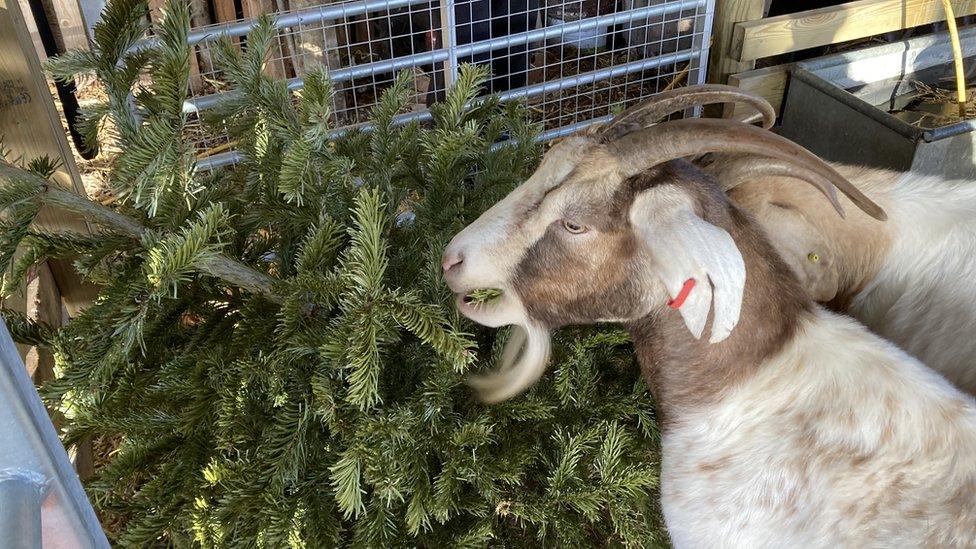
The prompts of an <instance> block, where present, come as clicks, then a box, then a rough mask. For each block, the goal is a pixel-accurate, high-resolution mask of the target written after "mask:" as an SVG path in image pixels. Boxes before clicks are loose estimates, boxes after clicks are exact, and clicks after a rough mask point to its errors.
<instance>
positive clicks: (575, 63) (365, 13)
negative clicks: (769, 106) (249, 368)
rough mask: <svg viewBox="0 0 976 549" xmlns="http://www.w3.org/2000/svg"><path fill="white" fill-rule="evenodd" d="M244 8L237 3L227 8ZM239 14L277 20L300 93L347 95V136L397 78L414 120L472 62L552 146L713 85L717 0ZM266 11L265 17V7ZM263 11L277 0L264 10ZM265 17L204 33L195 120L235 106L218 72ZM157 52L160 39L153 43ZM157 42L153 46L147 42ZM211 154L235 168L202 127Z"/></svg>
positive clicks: (341, 108) (283, 63) (288, 73)
mask: <svg viewBox="0 0 976 549" xmlns="http://www.w3.org/2000/svg"><path fill="white" fill-rule="evenodd" d="M217 1H234V0H217ZM237 1H239V2H240V1H243V2H244V4H242V5H238V8H239V9H238V11H237V13H238V14H249V15H252V16H256V15H258V13H256V12H257V11H259V8H260V6H263V7H264V8H266V9H267V10H268V11H271V8H276V7H281V8H284V7H287V8H290V10H286V11H279V12H275V13H274V20H275V26H276V27H277V28H278V34H277V40H276V43H275V44H274V46H273V48H272V54H271V55H270V58H269V59H268V61H267V64H266V66H265V71H267V72H268V74H270V75H272V76H275V77H277V78H282V79H286V80H287V81H288V85H289V87H290V88H291V89H299V88H301V87H302V83H303V80H302V78H303V76H304V75H305V74H307V73H308V72H309V71H311V70H313V69H316V68H318V67H325V68H326V69H327V70H328V72H329V75H330V77H331V79H332V81H333V83H334V86H335V90H336V93H335V96H334V105H333V107H334V114H333V116H334V125H335V127H336V128H337V131H345V130H348V129H349V128H352V127H357V126H361V125H363V124H366V123H368V120H369V117H370V112H371V110H372V108H373V107H374V106H375V105H376V103H377V100H378V99H379V97H380V95H381V94H382V93H383V91H384V90H385V89H386V88H388V87H389V86H390V85H392V84H393V82H394V78H395V75H396V73H397V72H399V71H403V70H406V71H411V72H412V73H413V77H414V78H413V88H414V93H413V96H412V100H411V112H410V113H409V114H407V115H406V116H404V117H402V118H403V119H404V120H409V119H420V120H424V119H426V118H427V117H428V116H429V114H428V111H427V108H428V107H429V106H430V105H431V104H432V103H433V102H435V101H438V100H439V99H441V98H443V97H444V94H445V92H446V91H447V90H448V89H449V88H450V86H451V85H452V83H453V82H454V80H455V78H456V77H457V71H458V66H459V65H460V64H463V63H478V64H483V65H487V66H489V67H490V69H491V71H492V76H491V79H490V81H489V82H488V85H487V90H486V92H487V93H495V94H499V95H500V96H501V97H502V98H503V99H509V100H520V101H524V102H525V103H526V105H527V107H528V108H527V116H528V117H529V119H530V121H532V122H534V123H538V124H540V125H541V127H542V129H543V130H544V133H543V137H544V138H551V137H556V136H560V135H565V134H567V133H571V132H573V131H578V130H581V129H583V128H585V127H586V126H588V125H589V124H592V123H595V122H599V121H603V120H606V119H608V118H609V117H610V116H612V114H613V113H614V112H618V111H619V110H621V109H623V108H625V107H626V106H628V105H630V104H632V103H634V102H636V101H640V100H641V99H644V98H646V97H648V96H650V95H653V94H655V93H658V92H660V91H662V90H664V89H666V88H670V87H674V86H678V85H685V84H694V83H701V82H703V81H704V77H705V70H704V67H705V66H706V55H707V49H708V44H709V40H710V30H711V19H712V12H713V4H714V0H667V1H664V0H439V1H430V0H354V1H346V2H338V3H329V4H321V5H316V3H317V2H318V1H319V0H290V2H288V0H261V1H260V2H259V0H237ZM256 3H258V4H260V6H259V8H255V7H254V4H256ZM264 3H267V5H265V4H264ZM254 24H255V23H254V20H253V18H252V19H245V18H242V19H240V20H238V21H232V22H225V23H221V24H217V25H210V26H206V27H201V28H199V29H194V31H193V32H191V35H190V40H191V43H193V44H194V52H193V53H194V62H195V63H194V64H195V66H194V74H193V75H192V77H191V92H192V94H191V96H192V97H191V99H190V100H189V101H187V104H186V105H185V110H186V111H187V112H188V113H189V114H190V116H191V119H196V117H197V116H198V115H199V114H200V113H201V112H202V111H206V110H207V109H210V108H213V107H214V106H216V105H218V104H220V103H221V102H222V101H224V100H225V99H226V98H227V93H228V92H226V91H225V89H226V86H225V85H224V83H223V79H222V75H221V73H220V71H219V70H218V68H217V67H215V66H214V63H213V61H214V57H215V55H214V52H213V47H214V44H215V40H216V39H217V38H218V37H219V36H222V35H227V36H230V37H231V39H232V40H233V41H234V43H235V44H236V45H237V47H241V48H246V47H247V38H248V32H249V31H250V30H251V29H252V28H253V26H254ZM150 45H151V44H150ZM143 47H145V45H143ZM191 131H194V132H195V135H194V136H193V139H194V140H195V143H196V145H197V147H198V148H199V150H200V151H201V156H211V157H213V158H211V161H210V162H211V163H223V162H228V161H233V153H232V152H231V151H228V150H227V149H229V148H230V147H229V145H228V144H227V143H226V136H221V135H214V134H213V133H212V132H210V133H207V132H204V131H203V129H202V126H200V125H196V126H192V127H191Z"/></svg>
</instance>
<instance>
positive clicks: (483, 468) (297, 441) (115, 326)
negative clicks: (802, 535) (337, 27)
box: [0, 0, 667, 547]
mask: <svg viewBox="0 0 976 549" xmlns="http://www.w3.org/2000/svg"><path fill="white" fill-rule="evenodd" d="M188 5H189V4H188V3H186V2H170V3H169V4H168V5H167V6H166V8H165V9H164V13H165V18H164V19H163V20H162V22H161V23H159V25H158V27H157V28H156V29H154V34H155V36H156V37H157V38H158V40H159V43H160V47H159V48H157V49H152V50H139V49H133V48H132V46H133V44H134V43H135V41H136V40H138V39H139V38H141V37H142V36H143V35H144V34H145V33H146V30H147V29H146V17H145V15H146V9H147V8H146V4H145V2H144V1H142V0H110V2H109V3H108V6H107V7H106V11H105V13H104V14H103V17H102V19H101V21H100V22H99V23H98V25H97V27H96V28H95V33H94V35H95V42H96V43H95V46H96V47H95V48H94V49H93V50H92V51H86V52H72V53H69V54H67V55H65V56H61V57H59V58H57V59H55V60H54V61H52V62H51V64H50V65H49V66H50V68H51V69H52V70H53V72H54V73H55V75H57V76H59V77H63V78H66V77H70V76H73V75H77V74H85V75H94V76H95V78H96V79H97V80H98V82H99V84H100V85H101V86H103V87H104V88H105V91H106V95H105V97H106V100H105V103H103V104H97V105H92V106H89V107H88V108H87V109H86V111H85V113H84V116H85V119H84V124H83V128H84V129H85V131H86V136H87V137H88V138H89V139H91V140H96V139H99V140H101V141H102V142H103V144H106V143H105V141H106V140H111V141H114V142H115V143H114V144H115V145H116V146H115V147H102V148H101V150H103V151H105V150H118V151H121V152H120V153H118V156H117V157H114V158H112V162H111V173H110V174H109V181H110V182H111V184H112V187H113V191H114V192H115V194H116V195H117V196H118V200H117V201H116V202H115V203H114V204H112V205H111V207H110V208H108V207H106V206H102V205H100V204H97V203H90V202H88V201H87V200H84V199H80V198H78V197H75V201H74V203H72V204H74V205H73V206H72V207H75V208H76V210H84V211H88V213H89V214H90V215H93V216H95V217H94V218H93V219H92V220H93V221H95V222H96V223H95V226H96V227H98V231H99V232H98V233H97V234H95V235H91V234H82V233H53V232H48V231H42V230H41V229H39V228H38V227H37V226H35V225H34V224H32V223H31V221H32V220H33V218H34V216H35V215H36V213H37V211H38V209H39V208H40V206H41V205H42V204H43V203H44V201H45V200H48V199H49V197H51V196H53V195H51V193H50V192H48V190H46V189H48V186H46V184H45V183H44V181H45V180H44V179H42V178H43V177H45V174H43V173H35V174H34V175H30V176H29V177H27V176H24V177H20V176H16V177H11V176H10V173H14V171H15V169H14V168H10V169H9V170H7V169H5V170H0V208H3V210H4V211H3V212H0V213H2V216H0V219H2V220H3V223H4V224H5V227H8V226H9V227H8V228H9V229H10V230H5V231H4V233H3V234H4V236H3V238H2V239H0V247H2V249H0V260H2V266H3V267H4V268H5V269H6V273H5V274H6V275H7V276H8V277H13V278H19V277H22V276H23V275H24V273H26V272H28V271H29V269H30V267H31V265H33V264H35V263H37V262H39V261H42V260H43V259H44V258H50V257H57V258H65V259H67V260H69V261H72V262H73V263H74V264H75V266H76V268H77V269H78V271H79V272H80V273H81V274H82V275H83V276H84V277H85V278H86V280H88V281H90V282H93V283H95V284H97V285H98V288H99V295H98V297H97V299H95V301H94V302H93V303H92V304H91V305H89V306H88V307H87V308H86V309H85V310H84V311H83V312H82V313H80V314H79V315H78V316H77V317H76V318H74V319H72V320H71V322H70V323H68V324H67V325H66V326H65V327H63V328H61V329H59V330H52V329H50V328H49V327H46V326H42V325H37V324H36V323H33V322H31V321H29V320H27V319H26V318H23V317H22V316H17V315H12V314H10V315H7V319H8V323H9V324H11V325H12V326H13V327H15V328H16V329H15V330H14V331H15V333H16V335H17V336H18V338H19V339H21V340H22V341H23V342H25V343H30V344H35V345H36V344H40V345H43V346H47V347H48V348H49V349H50V350H51V352H52V354H53V356H54V358H55V361H56V378H55V379H54V380H53V381H52V382H50V383H48V384H47V385H46V386H45V387H44V388H43V394H44V396H45V398H46V399H47V402H48V404H49V405H50V406H52V407H53V408H57V409H59V410H61V411H62V412H63V413H64V415H65V420H64V423H63V428H64V430H65V439H64V440H65V443H66V444H68V445H70V444H74V443H76V442H79V441H83V440H92V441H94V451H95V464H96V468H95V472H94V475H93V476H92V477H91V478H90V479H88V480H87V481H86V489H87V492H88V494H89V495H90V497H91V499H92V501H93V503H94V505H95V506H96V507H97V509H98V511H99V514H100V517H101V519H102V521H103V525H104V527H105V529H106V530H107V531H108V534H109V536H110V538H111V540H112V541H113V543H114V544H117V545H119V546H123V547H147V546H161V545H165V546H181V547H182V546H208V547H228V546H234V547H236V546H247V547H289V546H308V547H337V546H354V547H391V546H414V547H449V546H450V547H453V546H465V547H467V546H477V547H483V546H485V545H488V544H492V545H504V546H517V547H526V546H540V545H543V546H559V547H573V546H594V545H599V546H633V547H641V546H645V547H646V546H653V545H658V544H662V543H666V540H667V538H666V534H665V533H664V529H663V527H662V526H661V522H660V520H659V514H658V511H657V506H656V501H657V498H656V493H655V490H656V487H657V466H656V463H657V446H656V440H657V436H658V434H657V427H656V423H655V421H654V413H653V409H652V406H651V398H650V396H649V394H648V391H647V389H646V387H645V386H644V384H643V382H642V381H641V380H640V378H639V372H638V368H637V367H636V365H635V364H634V359H633V353H632V349H631V348H630V344H629V342H628V340H627V336H626V334H623V333H621V332H619V331H616V330H607V329H590V328H587V329H581V328H580V329H577V328H571V329H564V330H560V331H557V332H556V333H555V334H553V337H554V339H553V346H552V355H551V360H550V368H549V373H548V374H547V375H546V376H544V378H543V380H541V381H540V383H539V384H538V385H537V386H536V387H535V388H534V389H533V390H531V391H529V392H528V393H527V394H525V395H522V396H520V397H518V398H516V399H513V400H512V401H511V402H507V403H505V404H502V405H498V406H491V407H488V406H484V405H481V404H479V403H478V402H477V401H476V400H475V399H474V398H473V395H472V393H471V391H470V390H469V388H468V387H467V386H466V385H465V384H464V380H465V376H466V375H468V374H469V373H471V372H473V371H484V370H486V369H488V368H491V367H493V366H494V365H495V363H496V362H497V360H498V357H499V356H500V355H501V354H502V349H503V347H504V345H505V342H506V340H507V335H508V331H507V330H490V329H485V328H482V327H480V326H477V325H474V324H473V323H471V322H469V321H467V320H466V319H464V318H463V317H462V316H461V315H460V314H459V313H458V311H457V309H456V307H455V296H453V295H452V294H451V292H450V290H449V289H448V288H446V287H445V286H444V284H443V282H442V280H441V269H440V257H441V253H442V252H443V249H444V246H445V245H446V244H447V242H448V241H449V239H450V238H451V236H452V235H453V234H454V233H456V232H457V231H458V230H460V229H461V228H462V227H464V226H465V225H466V224H468V223H469V222H471V221H472V220H474V219H475V218H477V217H478V216H479V215H480V214H481V212H483V211H485V210H486V209H488V208H489V207H490V206H491V205H493V204H494V203H495V202H496V201H498V200H499V199H501V198H502V197H504V196H505V195H506V194H507V193H508V192H509V191H510V190H511V189H513V188H514V187H515V186H516V185H518V184H519V183H520V182H522V181H524V180H525V178H526V177H528V175H529V174H530V173H531V172H532V171H533V169H534V168H535V165H536V164H537V162H538V159H539V146H538V145H537V144H536V142H535V140H534V137H535V135H536V132H537V131H538V128H535V127H532V126H530V125H528V124H527V123H526V120H527V117H526V116H525V112H524V111H523V109H522V107H521V106H520V105H518V104H502V103H499V101H498V100H497V99H495V98H493V97H489V96H484V95H483V94H482V89H483V84H484V82H485V79H486V78H487V71H486V70H484V69H483V68H477V67H463V68H462V70H461V71H460V73H459V75H458V78H457V79H456V80H455V82H454V85H453V88H452V89H451V90H450V92H449V93H448V94H447V97H446V99H445V101H444V102H443V103H441V104H437V105H434V106H433V107H431V113H432V115H433V116H432V118H433V120H432V122H430V123H429V124H426V125H420V124H417V123H411V124H405V125H397V124H396V123H395V122H396V121H397V119H398V116H399V115H401V114H403V113H405V112H408V111H409V110H410V109H411V107H412V105H411V102H412V99H411V98H412V97H413V96H414V95H415V90H414V89H413V86H412V85H411V83H410V80H409V79H408V78H406V77H402V76H401V77H398V78H397V79H396V80H395V82H394V83H393V84H392V85H391V86H390V87H389V88H388V89H387V90H386V91H385V93H383V94H382V96H381V97H380V98H379V100H378V103H377V104H376V106H375V107H374V108H373V110H372V113H371V118H370V121H371V123H372V125H373V127H372V131H370V132H361V131H352V132H348V133H346V134H344V135H343V136H342V137H339V138H333V137H332V130H334V129H335V128H336V124H337V123H336V118H337V115H336V113H334V112H333V111H332V107H333V102H332V101H333V97H334V95H335V94H336V93H337V92H336V91H335V88H334V87H333V85H332V84H331V83H330V82H329V80H328V78H327V77H326V75H325V72H324V71H321V70H319V71H312V72H308V73H306V74H304V75H303V78H304V83H305V87H304V89H303V90H301V91H300V92H298V93H296V92H292V91H289V89H288V87H287V86H286V84H285V83H284V82H282V81H277V80H275V79H273V78H272V77H271V76H269V75H268V74H267V73H266V72H265V70H264V66H265V62H266V60H267V59H268V57H269V56H270V55H272V51H274V48H275V47H276V46H277V44H278V40H279V36H278V31H277V30H275V29H274V28H273V27H272V26H271V25H270V24H269V20H268V19H266V18H263V19H262V20H261V21H260V22H259V24H258V26H257V28H255V29H254V30H253V31H252V32H251V33H250V34H249V35H248V36H247V43H246V47H242V45H241V44H237V43H233V42H231V41H230V40H229V39H228V40H225V41H223V42H221V43H219V44H218V45H217V47H216V48H213V49H211V50H209V53H210V55H211V58H212V60H213V61H214V62H216V63H217V65H218V67H219V71H218V72H217V73H216V74H218V75H219V77H220V78H221V79H222V80H223V81H224V88H222V90H223V91H227V92H228V94H227V95H226V96H225V97H227V98H228V101H227V102H226V103H223V104H222V105H220V107H219V108H217V109H216V110H214V111H213V112H206V113H204V116H203V126H202V128H201V127H200V126H194V127H193V128H189V127H188V125H189V120H188V118H187V117H186V115H185V114H184V113H183V110H182V106H183V101H184V100H186V98H187V89H188V86H187V71H188V66H189V63H188V61H189V59H190V57H189V56H190V55H191V50H190V48H189V47H188V46H187V43H186V29H187V25H188V19H189V15H188V9H189V8H188ZM344 85H345V86H347V87H348V85H349V83H346V84H344ZM133 103H134V105H135V107H136V108H137V109H136V111H137V112H138V113H139V116H138V117H136V116H133V109H132V108H131V107H132V106H133ZM199 131H203V132H204V133H206V134H207V136H208V137H212V138H217V137H220V138H223V139H229V140H230V141H232V142H234V143H235V144H236V145H235V146H236V149H237V151H238V152H239V153H240V161H239V162H238V163H237V164H235V165H234V166H229V167H226V168H220V169H216V170H213V171H210V172H207V171H203V170H200V169H198V168H197V164H196V162H197V161H196V154H197V152H198V151H197V150H196V149H195V148H194V146H193V142H194V141H193V140H192V139H191V136H193V139H196V138H197V137H199V135H198V134H196V133H194V132H199ZM225 132H228V133H227V134H225ZM506 139H512V141H511V143H510V144H509V145H507V146H502V147H498V146H497V143H499V142H502V141H504V140H506ZM12 170H14V171H12ZM16 173H20V172H16ZM51 200H54V199H53V198H51ZM71 202H72V201H70V200H66V199H65V197H64V196H63V195H61V196H60V198H58V204H62V205H63V204H68V203H71ZM78 202H83V203H84V205H85V207H80V206H79V205H78V204H77V203H78ZM69 205H71V204H69ZM62 207H66V206H62ZM86 208H87V209H86ZM105 211H108V213H109V214H111V215H109V216H105V215H103V214H104V213H105ZM405 211H409V212H411V213H412V214H413V216H412V221H411V222H409V223H405V222H402V220H403V217H402V213H403V212H405ZM93 212H94V213H93ZM99 216H101V217H99ZM398 216H399V217H398ZM15 250H20V252H21V253H18V255H17V256H16V258H15V257H14V251H15ZM13 282H14V281H11V284H5V285H4V286H5V287H6V288H8V291H10V288H14V287H16V284H14V283H13ZM498 297H499V296H498V295H496V294H495V292H494V291H491V290H488V289H486V290H485V291H484V292H478V293H477V298H478V299H479V300H480V299H484V300H486V301H488V300H490V299H492V298H494V299H498Z"/></svg>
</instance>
